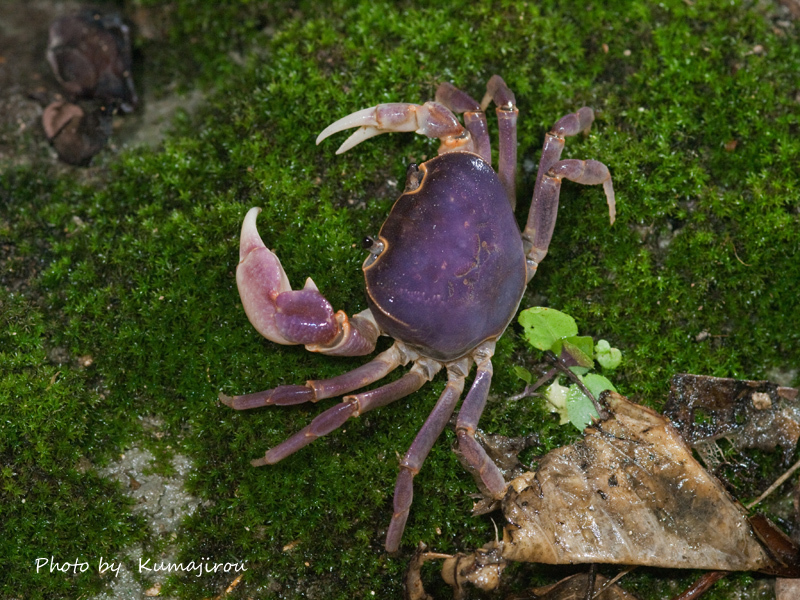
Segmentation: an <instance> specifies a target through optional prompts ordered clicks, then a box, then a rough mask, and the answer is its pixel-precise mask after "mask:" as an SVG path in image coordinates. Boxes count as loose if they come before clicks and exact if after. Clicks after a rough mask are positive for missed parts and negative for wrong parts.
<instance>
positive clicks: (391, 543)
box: [386, 359, 469, 552]
mask: <svg viewBox="0 0 800 600" xmlns="http://www.w3.org/2000/svg"><path fill="white" fill-rule="evenodd" d="M468 372H469V360H467V359H462V360H460V361H458V362H456V363H453V364H451V365H449V366H448V368H447V376H448V381H447V387H445V389H444V391H443V392H442V395H441V396H439V400H438V402H437V403H436V406H435V407H434V408H433V411H432V412H431V414H430V416H428V419H427V420H426V421H425V424H424V425H423V426H422V429H420V430H419V433H417V437H416V438H414V442H413V443H412V444H411V447H410V448H409V449H408V452H407V453H406V455H405V457H404V458H403V460H402V461H400V474H399V475H398V476H397V483H396V484H395V488H394V514H393V515H392V521H391V523H389V531H388V532H387V533H386V551H387V552H395V551H396V550H397V549H398V548H399V547H400V540H401V538H402V537H403V530H404V529H405V527H406V520H408V512H409V510H410V509H411V502H412V501H413V498H414V477H415V476H416V475H417V473H419V471H420V469H421V468H422V464H423V463H424V462H425V459H426V458H427V457H428V454H429V453H430V451H431V448H433V444H434V443H435V442H436V440H437V439H438V438H439V436H440V435H441V434H442V431H443V430H444V428H445V425H447V422H448V421H449V420H450V416H451V415H452V414H453V411H454V410H455V408H456V404H457V403H458V399H459V398H460V397H461V392H462V391H463V390H464V379H465V378H466V376H467V373H468Z"/></svg>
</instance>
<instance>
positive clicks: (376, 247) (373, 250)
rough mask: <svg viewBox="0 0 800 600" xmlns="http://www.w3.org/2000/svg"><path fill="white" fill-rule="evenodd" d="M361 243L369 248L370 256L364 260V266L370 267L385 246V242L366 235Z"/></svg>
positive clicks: (365, 247) (366, 248)
mask: <svg viewBox="0 0 800 600" xmlns="http://www.w3.org/2000/svg"><path fill="white" fill-rule="evenodd" d="M361 245H362V246H363V248H364V249H365V250H369V256H367V260H365V261H364V267H368V266H370V265H371V264H372V263H374V262H375V260H376V259H377V258H378V256H380V254H381V252H383V249H384V247H385V246H384V244H383V242H381V241H380V240H375V239H374V238H371V237H370V236H365V237H364V240H363V241H362V242H361Z"/></svg>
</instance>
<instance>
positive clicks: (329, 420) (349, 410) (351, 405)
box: [251, 358, 442, 467]
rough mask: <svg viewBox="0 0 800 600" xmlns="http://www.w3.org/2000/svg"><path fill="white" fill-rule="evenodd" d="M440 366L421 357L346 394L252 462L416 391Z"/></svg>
mask: <svg viewBox="0 0 800 600" xmlns="http://www.w3.org/2000/svg"><path fill="white" fill-rule="evenodd" d="M441 367H442V365H441V364H440V363H438V362H437V361H434V360H431V359H427V358H421V359H419V360H417V361H416V362H415V363H414V366H413V367H412V368H411V370H410V371H409V372H408V373H406V374H405V375H403V376H402V377H401V378H400V379H398V380H397V381H393V382H392V383H388V384H386V385H384V386H381V387H379V388H376V389H374V390H369V391H367V392H361V393H360V394H355V395H353V396H345V397H344V400H343V402H341V403H340V404H337V405H336V406H333V407H331V408H329V409H328V410H326V411H325V412H323V413H321V414H319V415H317V416H316V417H315V418H314V420H313V421H311V423H309V424H308V425H307V426H306V427H304V428H303V429H301V430H300V431H298V432H297V433H295V434H294V435H293V436H291V437H289V438H288V439H286V440H284V441H283V442H281V443H280V444H278V445H277V446H275V447H274V448H271V449H270V450H268V451H267V453H266V454H265V455H264V458H260V459H256V460H253V461H252V462H251V464H252V465H253V466H254V467H260V466H263V465H274V464H275V463H277V462H278V461H280V460H283V459H284V458H286V457H287V456H289V455H291V454H294V453H295V452H297V451H298V450H300V448H303V447H305V446H307V445H308V444H310V443H311V442H313V441H314V440H316V439H317V438H319V437H322V436H323V435H327V434H329V433H330V432H331V431H334V430H335V429H338V428H339V427H341V426H342V424H344V423H345V422H346V421H347V420H348V419H349V418H351V417H357V416H359V415H362V414H364V413H365V412H368V411H370V410H372V409H374V408H378V407H380V406H385V405H387V404H390V403H392V402H394V401H395V400H399V399H400V398H405V397H406V396H408V395H409V394H412V393H414V392H416V391H417V390H418V389H419V388H421V387H422V386H423V384H424V383H425V382H426V381H430V380H431V379H432V378H433V376H434V375H435V374H436V373H437V372H438V371H439V369H441Z"/></svg>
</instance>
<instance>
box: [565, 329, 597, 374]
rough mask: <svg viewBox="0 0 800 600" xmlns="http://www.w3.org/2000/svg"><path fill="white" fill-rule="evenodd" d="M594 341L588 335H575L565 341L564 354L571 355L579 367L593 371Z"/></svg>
mask: <svg viewBox="0 0 800 600" xmlns="http://www.w3.org/2000/svg"><path fill="white" fill-rule="evenodd" d="M593 346H594V340H592V338H591V337H590V336H588V335H580V336H579V335H573V336H570V337H568V338H566V339H565V340H564V348H563V350H562V353H566V354H569V356H571V357H572V358H573V359H574V360H575V362H577V363H578V366H581V367H586V368H588V369H591V368H592V367H594V361H593V360H592V354H593V353H592V348H593Z"/></svg>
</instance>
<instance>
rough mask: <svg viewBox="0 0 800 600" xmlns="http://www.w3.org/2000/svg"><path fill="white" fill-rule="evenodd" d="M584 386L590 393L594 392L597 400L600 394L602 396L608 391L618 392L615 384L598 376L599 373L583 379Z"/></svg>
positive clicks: (590, 374)
mask: <svg viewBox="0 0 800 600" xmlns="http://www.w3.org/2000/svg"><path fill="white" fill-rule="evenodd" d="M583 385H585V386H586V387H587V388H589V391H590V392H592V394H594V397H595V398H597V397H598V396H599V395H600V394H602V393H603V392H605V391H606V390H611V391H612V392H616V391H617V389H616V388H615V387H614V384H613V383H611V382H610V381H609V380H608V379H606V378H605V377H603V376H602V375H598V374H597V373H589V374H588V375H586V376H585V377H583Z"/></svg>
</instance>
